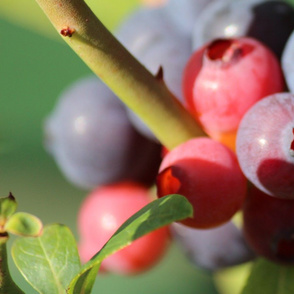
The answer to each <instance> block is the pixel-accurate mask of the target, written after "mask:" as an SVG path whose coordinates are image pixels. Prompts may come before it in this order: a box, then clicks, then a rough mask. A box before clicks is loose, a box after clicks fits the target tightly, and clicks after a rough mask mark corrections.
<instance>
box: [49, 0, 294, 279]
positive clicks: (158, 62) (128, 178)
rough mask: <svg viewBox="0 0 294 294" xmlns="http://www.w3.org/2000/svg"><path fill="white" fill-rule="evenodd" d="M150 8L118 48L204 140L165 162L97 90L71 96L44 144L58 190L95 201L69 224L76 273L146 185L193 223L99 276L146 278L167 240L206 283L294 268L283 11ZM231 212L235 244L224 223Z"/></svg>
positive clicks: (288, 45) (293, 104) (293, 150)
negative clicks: (233, 268) (81, 192)
mask: <svg viewBox="0 0 294 294" xmlns="http://www.w3.org/2000/svg"><path fill="white" fill-rule="evenodd" d="M153 2H154V1H153ZM160 3H161V5H160V6H158V7H156V8H155V7H153V8H150V7H148V8H147V7H145V6H142V7H141V8H140V9H138V10H136V11H135V12H134V13H133V14H131V15H130V16H129V17H128V18H127V19H126V20H125V21H124V22H123V23H122V24H121V26H120V27H119V28H118V30H117V31H116V32H115V35H116V37H117V38H118V39H119V41H120V42H121V43H122V44H123V45H124V46H125V47H126V48H127V49H128V50H129V51H130V52H131V53H132V54H133V55H134V56H135V57H136V58H137V59H138V60H139V61H140V62H141V63H142V64H143V65H144V66H146V68H147V69H148V70H150V71H151V72H152V73H153V74H156V72H157V71H158V69H159V68H160V67H162V68H163V73H164V74H163V78H164V82H165V83H166V85H167V86H168V88H169V89H170V91H171V92H173V93H174V94H175V96H176V97H177V98H178V99H179V103H182V104H183V105H184V106H185V108H186V109H187V111H189V112H190V113H191V114H192V116H193V117H194V118H195V120H196V121H197V122H198V123H199V125H200V126H201V127H202V128H203V130H204V131H205V132H206V133H207V135H208V137H198V138H193V139H191V140H189V141H187V142H184V143H183V144H181V145H179V146H177V147H176V148H174V149H173V150H167V149H166V148H164V146H161V144H160V142H158V140H157V139H156V138H155V136H154V135H153V133H152V132H151V131H150V130H149V129H148V127H147V126H146V125H145V124H144V123H143V122H142V121H141V120H140V118H139V117H137V116H136V114H134V113H133V112H131V110H129V109H127V108H126V107H125V106H124V105H123V104H122V103H121V102H120V100H119V99H118V98H117V97H116V96H115V95H114V94H113V93H112V92H111V91H110V90H109V89H108V88H107V87H106V86H105V85H104V84H103V83H102V82H101V81H99V80H98V79H96V78H93V77H89V78H85V79H83V80H81V81H78V82H77V83H75V84H74V85H72V86H70V87H69V89H67V90H66V91H65V92H64V93H63V94H62V95H61V99H60V101H59V103H58V104H57V106H56V109H55V110H54V111H53V112H52V114H51V115H50V116H49V117H48V119H47V120H46V124H45V133H46V147H47V149H48V151H49V152H50V153H51V154H52V155H53V156H54V158H55V159H56V162H57V164H58V165H59V167H60V168H61V170H62V171H63V172H64V174H65V176H66V177H67V178H68V179H69V180H70V181H71V182H72V183H74V184H76V185H78V186H80V187H82V188H86V189H92V190H93V191H92V192H91V193H90V195H89V196H88V197H87V198H86V199H85V201H84V202H83V204H82V206H81V210H80V213H79V217H78V225H79V232H80V236H81V241H80V254H81V258H82V260H83V261H87V260H88V259H90V258H91V257H92V256H93V254H95V253H96V252H97V251H98V250H99V249H100V248H101V247H102V246H103V244H104V243H105V242H106V241H107V240H108V239H109V237H110V236H111V235H112V234H113V233H114V232H115V231H116V229H118V227H119V226H120V225H121V224H122V223H123V222H124V221H125V220H126V219H127V218H128V217H130V216H131V215H132V214H134V213H135V212H136V211H138V210H139V209H140V208H141V207H143V206H144V205H146V204H147V203H148V202H150V201H152V195H151V192H150V187H151V186H152V185H153V184H156V188H157V196H158V197H162V196H165V195H168V194H181V195H184V196H185V197H187V198H188V200H189V201H190V203H191V204H192V205H193V208H194V216H193V218H189V219H186V220H184V221H182V223H181V224H178V223H177V224H173V225H172V226H171V230H170V232H171V234H170V233H169V230H168V228H163V229H161V230H159V231H155V232H153V233H152V234H150V235H147V236H146V237H144V238H142V239H140V240H138V241H136V242H134V243H133V244H131V245H130V247H128V248H126V249H124V250H122V251H121V252H118V253H117V254H115V255H113V256H111V257H110V258H108V259H106V260H105V261H104V262H103V264H102V268H103V270H105V271H114V272H119V273H124V274H131V273H136V272H139V271H142V270H145V269H146V268H148V267H150V266H151V265H153V264H154V263H155V262H156V261H157V260H159V258H160V257H161V256H162V255H163V253H164V252H165V250H166V248H167V244H168V243H169V242H168V240H169V238H170V235H172V236H173V237H174V238H175V239H176V240H178V242H179V243H180V244H181V246H182V247H183V250H184V251H185V252H187V254H188V255H189V256H190V259H191V260H192V261H193V262H194V263H195V264H196V265H197V266H200V267H202V268H206V269H209V270H216V269H219V268H222V267H226V266H230V265H234V264H238V263H241V262H245V261H248V260H250V259H251V258H253V257H254V256H255V255H256V254H257V255H261V256H264V257H267V258H269V259H271V260H274V261H277V262H283V263H293V262H294V240H293V233H294V224H293V221H294V218H293V216H292V213H293V211H294V210H293V208H294V207H293V205H294V200H293V199H294V176H293V174H292V172H293V170H294V94H291V93H290V92H287V91H288V90H287V89H290V90H292V89H294V80H293V76H294V75H293V74H292V73H293V71H294V68H293V66H292V60H293V57H294V45H293V44H294V33H293V37H291V36H290V35H291V33H292V31H293V29H294V21H293V20H294V9H293V8H292V7H291V6H290V5H288V4H287V3H286V2H283V1H272V0H250V1H247V0H181V1H179V0H169V1H160ZM287 87H288V88H287ZM166 123H168V122H166ZM240 210H241V211H242V213H243V229H242V230H240V229H238V228H237V227H236V226H235V225H234V224H233V223H232V222H231V219H232V217H233V216H234V215H235V214H236V213H237V212H238V211H240ZM247 242H248V243H247Z"/></svg>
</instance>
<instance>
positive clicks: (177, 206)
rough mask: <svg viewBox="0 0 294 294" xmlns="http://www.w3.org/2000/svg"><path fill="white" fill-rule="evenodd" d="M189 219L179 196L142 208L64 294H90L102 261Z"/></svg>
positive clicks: (187, 207) (184, 201)
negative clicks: (165, 227)
mask: <svg viewBox="0 0 294 294" xmlns="http://www.w3.org/2000/svg"><path fill="white" fill-rule="evenodd" d="M192 215H193V209H192V206H191V204H190V203H189V202H188V200H187V199H186V198H185V197H183V196H181V195H169V196H165V197H162V198H160V199H157V200H154V201H153V202H151V203H150V204H148V205H146V206H145V207H144V208H142V209H141V210H140V211H139V212H137V213H136V214H134V215H133V216H132V217H130V218H129V219H128V220H127V221H126V222H125V223H124V224H123V225H122V226H121V227H120V228H119V229H118V230H117V231H116V233H115V234H114V235H113V236H112V237H111V239H110V240H109V241H108V242H107V243H106V244H105V245H104V247H103V248H102V249H101V250H100V251H99V252H98V253H97V254H96V255H95V256H94V257H93V258H92V259H91V260H90V261H89V262H88V263H87V264H85V266H84V267H83V268H82V270H81V272H80V273H79V274H78V275H77V276H76V277H75V278H74V279H73V280H72V282H71V283H70V286H69V290H68V293H70V294H80V293H83V294H88V293H91V289H92V287H93V284H94V282H95V278H96V275H97V271H98V269H99V266H100V264H101V262H102V261H103V259H105V258H106V257H107V256H109V255H111V254H113V253H115V252H116V251H118V250H120V249H122V248H124V247H126V246H127V245H129V244H130V243H131V242H132V241H134V240H136V239H138V238H140V237H142V236H143V235H145V234H148V233H150V232H151V231H153V230H156V229H158V228H160V227H163V226H165V225H168V224H170V223H172V222H174V221H177V220H182V219H185V218H187V217H191V216H192Z"/></svg>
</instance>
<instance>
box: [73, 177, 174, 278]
mask: <svg viewBox="0 0 294 294" xmlns="http://www.w3.org/2000/svg"><path fill="white" fill-rule="evenodd" d="M150 202H151V196H150V193H149V191H148V190H147V189H146V188H145V187H144V186H142V185H139V184H137V183H134V182H120V183H117V184H112V185H107V186H102V187H99V188H97V189H96V190H94V191H93V192H92V193H90V195H89V196H88V197H87V198H86V199H85V200H84V202H83V203H82V206H81V208H80V211H79V215H78V229H79V233H80V237H81V240H80V246H79V252H80V256H81V260H82V262H86V261H88V260H89V259H90V258H91V257H92V256H93V255H94V254H95V253H97V252H98V251H99V250H100V249H101V248H102V247H103V245H104V244H105V243H106V242H107V241H108V240H109V238H110V237H111V236H112V235H113V234H114V233H115V231H116V230H117V229H118V228H119V227H120V226H121V225H122V224H123V223H124V222H125V221H126V220H127V219H128V218H129V217H131V216H132V215H133V214H134V213H136V212H137V211H139V210H140V209H141V208H143V207H144V206H145V205H147V204H148V203H150ZM168 241H169V230H168V228H167V227H163V228H161V229H158V230H155V231H153V232H151V233H149V234H148V235H145V236H143V237H141V238H139V239H137V240H135V241H134V242H133V243H132V244H131V245H129V246H128V247H126V248H124V249H122V250H120V251H118V252H117V253H115V254H113V255H111V256H109V257H108V258H106V259H105V260H104V261H103V262H102V268H103V270H106V271H110V272H116V273H120V274H134V273H138V272H141V271H143V270H146V269H148V268H149V267H151V266H152V265H154V264H155V263H156V262H158V261H159V259H160V258H161V257H162V255H163V254H164V253H165V251H166V249H167V245H168Z"/></svg>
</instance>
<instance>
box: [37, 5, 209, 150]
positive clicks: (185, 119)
mask: <svg viewBox="0 0 294 294" xmlns="http://www.w3.org/2000/svg"><path fill="white" fill-rule="evenodd" d="M36 1H37V3H38V4H39V5H40V7H41V8H42V9H43V11H44V12H45V13H46V15H47V16H48V18H49V19H50V21H51V22H52V24H53V25H54V26H55V28H56V30H57V31H58V32H59V33H60V34H61V35H62V36H63V37H64V40H65V41H66V42H67V43H68V45H69V46H70V47H71V48H72V49H73V50H74V51H75V52H76V53H77V54H78V55H79V56H80V57H81V59H82V60H83V61H84V62H85V63H86V64H87V65H88V66H89V67H90V69H91V70H92V71H93V72H94V73H95V74H96V75H97V76H98V77H99V78H101V80H102V81H103V82H104V83H105V84H106V85H108V86H109V88H111V89H112V91H113V92H114V93H115V94H116V95H117V96H118V97H119V98H120V99H121V100H122V101H123V102H124V103H125V104H126V105H127V106H128V107H129V108H130V109H131V110H133V111H134V112H135V113H136V114H137V115H138V116H139V117H140V118H141V119H142V120H143V121H144V122H145V123H146V124H147V125H148V126H149V128H150V129H151V130H152V131H153V133H154V134H155V136H156V137H157V138H158V140H159V141H160V142H161V143H162V144H163V145H164V146H166V147H167V148H168V149H173V148H174V147H176V146H177V145H179V144H180V143H183V142H185V141H187V140H188V139H191V138H193V137H196V136H204V135H205V134H204V132H203V131H202V129H201V128H200V127H199V126H198V124H197V123H196V121H195V120H194V119H193V118H192V116H191V115H190V114H189V113H188V112H187V111H186V110H185V109H184V107H183V106H182V105H181V104H180V103H179V102H178V101H177V99H176V98H175V97H174V96H173V94H172V93H171V92H170V91H169V90H168V88H167V87H166V85H165V83H164V82H163V80H162V79H161V78H158V77H156V76H153V75H152V74H151V73H150V72H149V71H148V70H147V69H146V68H145V67H144V66H143V65H142V64H140V63H139V62H138V61H137V60H136V59H135V58H134V57H133V56H132V55H131V54H130V53H129V52H128V51H127V50H126V49H125V48H124V47H123V46H122V45H121V43H119V42H118V41H117V40H116V39H115V38H114V36H113V35H112V34H111V33H110V32H109V31H108V30H107V29H106V27H105V26H104V25H103V24H102V23H101V22H100V20H99V19H98V18H97V17H96V16H95V15H94V13H93V12H92V11H91V9H90V8H89V7H88V6H87V4H86V3H85V2H84V1H83V0H36Z"/></svg>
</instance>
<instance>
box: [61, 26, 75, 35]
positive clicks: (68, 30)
mask: <svg viewBox="0 0 294 294" xmlns="http://www.w3.org/2000/svg"><path fill="white" fill-rule="evenodd" d="M74 32H75V29H72V28H70V27H68V26H67V27H64V28H63V29H62V30H61V31H60V34H61V35H62V36H63V37H72V35H73V34H74Z"/></svg>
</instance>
